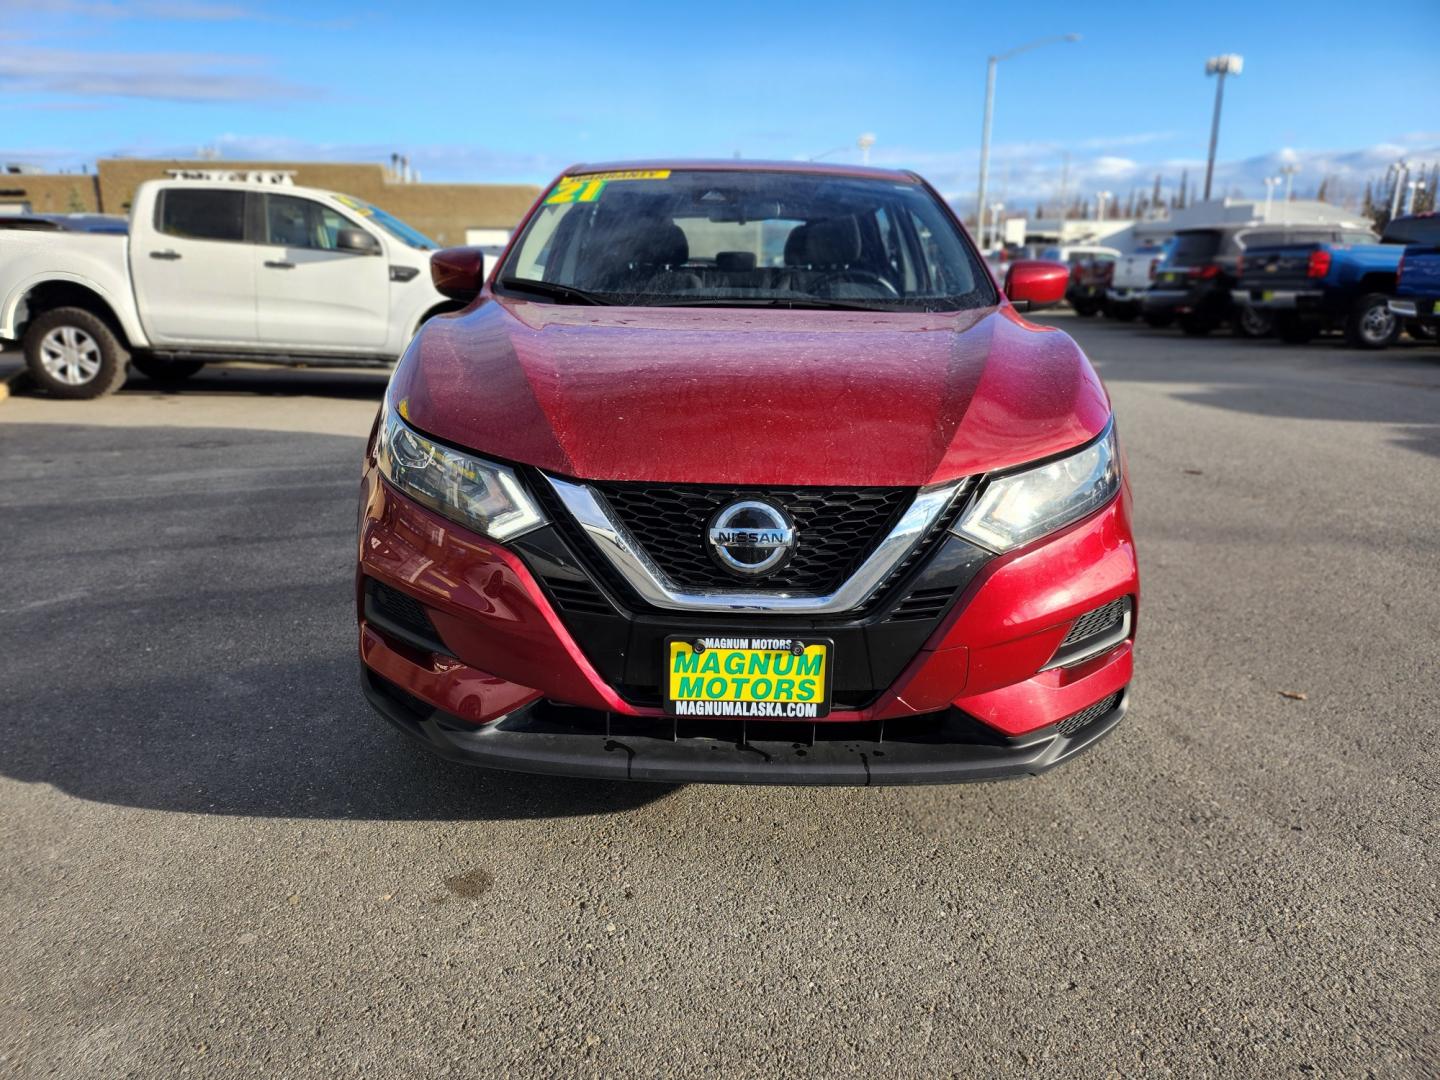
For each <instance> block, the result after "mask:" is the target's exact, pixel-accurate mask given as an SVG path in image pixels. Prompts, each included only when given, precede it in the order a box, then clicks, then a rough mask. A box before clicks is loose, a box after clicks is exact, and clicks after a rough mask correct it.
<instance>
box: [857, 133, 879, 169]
mask: <svg viewBox="0 0 1440 1080" xmlns="http://www.w3.org/2000/svg"><path fill="white" fill-rule="evenodd" d="M855 145H856V146H858V147H859V148H860V163H861V164H862V165H869V164H870V147H872V146H874V145H875V136H874V134H873V133H872V132H869V131H867V132H865V134H864V135H861V136H860V137H859V138H858V139H856V140H855Z"/></svg>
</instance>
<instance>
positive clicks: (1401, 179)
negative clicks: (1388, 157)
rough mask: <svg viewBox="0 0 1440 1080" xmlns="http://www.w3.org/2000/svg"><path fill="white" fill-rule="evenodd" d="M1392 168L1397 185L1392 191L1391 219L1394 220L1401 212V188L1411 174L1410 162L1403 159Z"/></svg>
mask: <svg viewBox="0 0 1440 1080" xmlns="http://www.w3.org/2000/svg"><path fill="white" fill-rule="evenodd" d="M1390 168H1392V169H1394V170H1395V187H1394V188H1393V189H1392V190H1391V193H1390V220H1391V221H1394V220H1395V218H1396V217H1398V216H1399V214H1400V189H1401V188H1403V187H1404V186H1405V179H1406V177H1408V176H1409V175H1410V163H1409V162H1408V161H1405V160H1404V159H1401V160H1400V161H1397V162H1395V164H1394V165H1391V166H1390Z"/></svg>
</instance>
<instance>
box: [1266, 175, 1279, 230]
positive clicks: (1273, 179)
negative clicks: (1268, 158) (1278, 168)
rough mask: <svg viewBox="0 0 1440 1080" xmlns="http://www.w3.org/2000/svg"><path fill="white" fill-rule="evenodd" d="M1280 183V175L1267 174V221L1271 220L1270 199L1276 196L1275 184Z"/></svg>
mask: <svg viewBox="0 0 1440 1080" xmlns="http://www.w3.org/2000/svg"><path fill="white" fill-rule="evenodd" d="M1278 183H1280V177H1278V176H1267V177H1265V220H1266V221H1269V220H1270V199H1271V198H1272V197H1273V196H1274V194H1275V185H1276V184H1278Z"/></svg>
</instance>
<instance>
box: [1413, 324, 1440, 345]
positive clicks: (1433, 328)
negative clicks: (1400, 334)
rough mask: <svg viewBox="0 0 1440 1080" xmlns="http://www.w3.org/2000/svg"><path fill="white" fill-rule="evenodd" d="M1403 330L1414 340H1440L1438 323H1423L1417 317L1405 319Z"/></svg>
mask: <svg viewBox="0 0 1440 1080" xmlns="http://www.w3.org/2000/svg"><path fill="white" fill-rule="evenodd" d="M1405 332H1406V333H1407V334H1409V335H1410V337H1411V338H1412V339H1414V340H1415V341H1429V342H1435V341H1440V325H1436V324H1435V323H1423V322H1421V321H1420V320H1419V319H1407V320H1405Z"/></svg>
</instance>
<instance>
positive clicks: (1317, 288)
mask: <svg viewBox="0 0 1440 1080" xmlns="http://www.w3.org/2000/svg"><path fill="white" fill-rule="evenodd" d="M1412 220H1413V219H1412V218H1397V219H1396V220H1395V221H1392V222H1391V223H1390V225H1389V226H1388V227H1387V228H1386V230H1385V234H1384V235H1383V236H1382V237H1380V238H1379V239H1378V240H1377V238H1376V237H1375V234H1374V233H1371V232H1365V231H1362V230H1357V229H1341V230H1337V229H1335V228H1334V227H1330V228H1321V229H1317V230H1315V232H1316V235H1314V236H1300V235H1295V236H1292V237H1291V238H1290V241H1289V242H1287V243H1285V244H1281V245H1275V246H1267V247H1247V248H1246V250H1245V255H1244V259H1243V261H1242V263H1241V266H1240V269H1239V273H1238V275H1237V280H1236V283H1235V287H1234V289H1233V291H1232V297H1233V298H1234V301H1235V303H1236V304H1237V305H1240V306H1242V307H1248V308H1250V309H1251V310H1253V311H1257V312H1261V313H1263V314H1265V315H1268V316H1269V317H1270V318H1271V320H1272V322H1273V324H1274V327H1275V333H1276V335H1277V336H1278V337H1279V338H1280V339H1281V340H1282V341H1289V342H1302V341H1308V340H1309V339H1310V338H1312V337H1314V336H1315V335H1316V334H1317V333H1319V332H1320V331H1321V330H1327V329H1340V330H1343V331H1344V333H1345V338H1346V340H1347V341H1349V343H1350V344H1351V345H1353V346H1355V347H1356V348H1361V349H1383V348H1385V346H1387V345H1389V344H1390V343H1391V342H1393V341H1394V340H1395V339H1396V338H1397V337H1398V336H1399V335H1400V330H1401V320H1400V319H1399V318H1398V317H1397V316H1396V315H1395V313H1394V312H1393V311H1391V310H1390V300H1391V298H1392V297H1393V296H1394V294H1395V275H1396V271H1397V270H1398V269H1399V266H1400V255H1401V253H1402V252H1403V251H1404V250H1405V248H1404V244H1405V236H1406V233H1405V231H1404V230H1405V226H1406V223H1407V222H1409V221H1412ZM1302 231H1303V230H1297V233H1298V232H1302Z"/></svg>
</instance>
